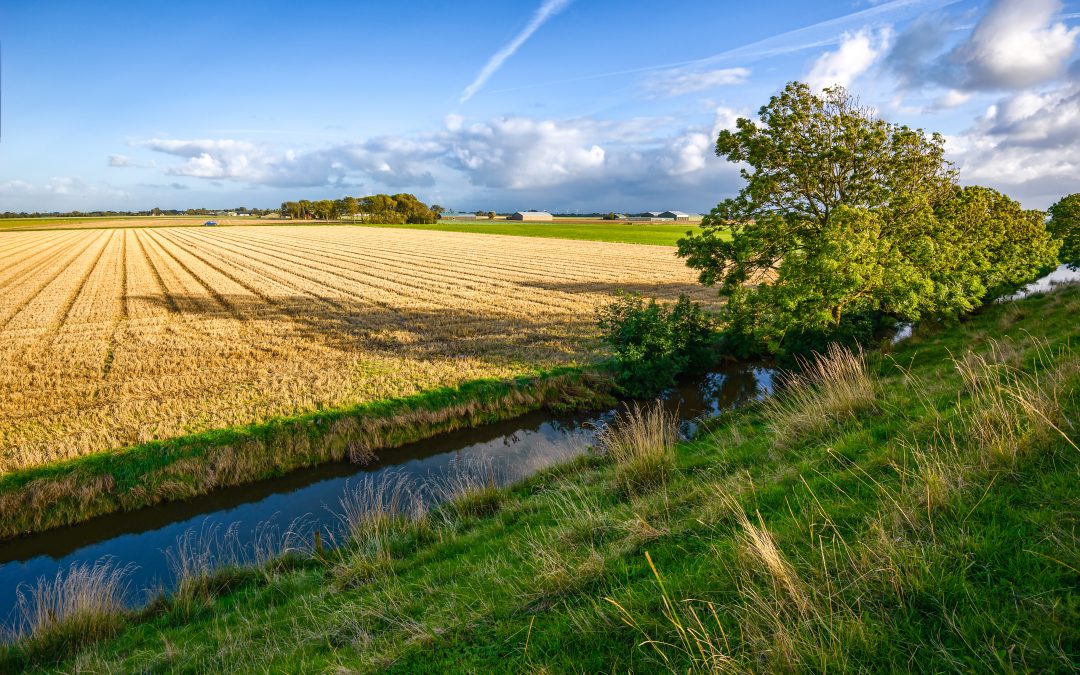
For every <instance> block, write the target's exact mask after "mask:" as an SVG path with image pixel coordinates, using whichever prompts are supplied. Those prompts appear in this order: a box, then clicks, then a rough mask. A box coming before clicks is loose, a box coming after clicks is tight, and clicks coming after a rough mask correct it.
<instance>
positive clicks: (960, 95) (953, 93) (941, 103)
mask: <svg viewBox="0 0 1080 675" xmlns="http://www.w3.org/2000/svg"><path fill="white" fill-rule="evenodd" d="M970 100H971V93H970V92H966V91H960V90H959V89H950V90H949V91H947V92H945V93H944V94H943V95H942V96H940V97H938V99H937V100H936V101H934V107H935V108H937V109H939V110H940V109H945V108H955V107H957V106H961V105H964V104H965V103H967V102H968V101H970Z"/></svg>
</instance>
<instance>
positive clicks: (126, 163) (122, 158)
mask: <svg viewBox="0 0 1080 675" xmlns="http://www.w3.org/2000/svg"><path fill="white" fill-rule="evenodd" d="M108 164H109V166H111V167H113V168H117V169H148V168H153V167H154V161H153V160H150V161H149V162H142V161H139V160H136V159H132V158H130V157H128V156H127V155H109V162H108Z"/></svg>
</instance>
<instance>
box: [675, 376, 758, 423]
mask: <svg viewBox="0 0 1080 675" xmlns="http://www.w3.org/2000/svg"><path fill="white" fill-rule="evenodd" d="M771 390H772V371H771V370H769V369H768V368H750V367H736V368H729V369H727V370H725V371H721V372H715V373H709V374H708V375H706V376H705V377H704V378H703V379H701V380H699V381H697V382H694V383H690V384H688V385H687V386H684V387H680V389H679V394H680V397H681V399H682V403H683V406H684V407H685V412H686V413H692V414H701V413H712V414H716V413H719V412H720V411H721V410H727V409H729V408H734V407H735V406H737V405H739V404H741V403H745V402H746V401H752V400H755V399H758V398H761V397H762V396H764V395H766V394H768V393H769V392H770V391H771Z"/></svg>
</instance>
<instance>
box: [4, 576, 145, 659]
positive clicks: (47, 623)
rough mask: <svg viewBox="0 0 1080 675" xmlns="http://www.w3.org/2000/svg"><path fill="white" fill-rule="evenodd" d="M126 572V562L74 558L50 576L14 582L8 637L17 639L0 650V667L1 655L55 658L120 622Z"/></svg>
mask: <svg viewBox="0 0 1080 675" xmlns="http://www.w3.org/2000/svg"><path fill="white" fill-rule="evenodd" d="M130 573H131V568H130V567H129V566H125V567H118V566H116V565H115V564H114V563H113V562H112V561H111V560H108V559H106V560H99V561H98V562H95V563H93V564H89V563H76V564H74V565H72V566H71V567H69V568H68V569H67V571H66V572H64V571H59V572H57V573H56V576H55V577H54V578H53V579H48V578H46V577H42V578H40V579H38V581H37V583H36V584H35V585H34V586H24V587H21V588H19V589H18V591H17V594H18V602H17V609H16V612H17V615H18V623H17V624H16V626H17V628H16V629H15V635H14V637H16V638H21V639H20V640H19V641H18V642H17V643H16V644H15V646H14V647H13V648H11V649H10V650H9V651H7V652H6V653H5V652H0V667H3V666H4V663H5V661H9V662H16V663H20V662H21V663H22V664H23V665H26V664H29V663H41V662H49V661H55V660H57V659H59V658H62V657H63V656H65V655H67V654H68V653H69V652H70V650H72V649H77V648H79V647H81V646H84V645H87V644H90V643H92V642H95V641H97V640H101V639H103V638H106V637H108V636H110V635H112V634H114V633H115V632H117V631H118V630H119V629H120V628H121V627H122V626H123V624H124V615H125V612H126V599H127V596H128V591H129V582H128V579H127V577H128V576H129V574H130ZM8 665H13V664H12V663H9V664H8Z"/></svg>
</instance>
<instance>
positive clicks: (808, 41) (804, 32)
mask: <svg viewBox="0 0 1080 675" xmlns="http://www.w3.org/2000/svg"><path fill="white" fill-rule="evenodd" d="M957 2H959V0H891V2H885V3H882V4H880V5H877V6H875V7H871V8H869V9H864V10H860V11H857V12H853V13H851V14H845V15H843V16H839V17H836V18H834V19H828V20H826V21H820V22H818V23H815V24H812V25H810V26H804V27H802V28H796V29H794V30H789V31H786V32H783V33H780V34H778V35H773V36H770V37H767V38H763V39H761V40H757V41H756V42H751V43H750V44H746V45H743V46H741V47H735V48H733V49H727V50H725V51H722V52H719V53H717V54H713V55H712V56H707V57H705V58H700V59H693V60H689V61H677V62H674V63H662V64H657V65H652V66H643V67H639V68H629V69H626V70H615V71H610V72H605V73H595V74H592V75H581V76H578V77H571V78H566V79H561V80H554V81H548V82H541V83H532V84H526V85H520V86H517V87H510V88H506V89H499V90H498V91H499V92H510V91H519V90H521V89H532V88H534V87H546V86H551V85H557V84H567V83H570V82H580V81H583V80H597V79H601V78H605V77H614V76H618V75H636V74H640V73H651V72H655V71H658V70H672V69H684V68H685V69H690V68H700V67H705V66H713V65H716V64H719V63H725V62H727V63H730V62H738V63H742V64H745V63H750V62H753V61H758V60H760V59H764V58H769V57H772V56H781V55H784V54H790V53H794V52H799V51H803V50H806V49H814V48H817V47H824V46H828V45H833V44H836V43H837V42H839V40H840V35H839V33H838V32H837V31H843V30H845V29H846V28H849V27H852V26H855V25H864V24H865V23H866V22H871V21H883V20H886V19H887V18H889V17H890V16H891V15H893V14H897V13H903V12H914V11H924V10H928V9H940V8H942V7H947V6H948V5H953V4H956V3H957Z"/></svg>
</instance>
